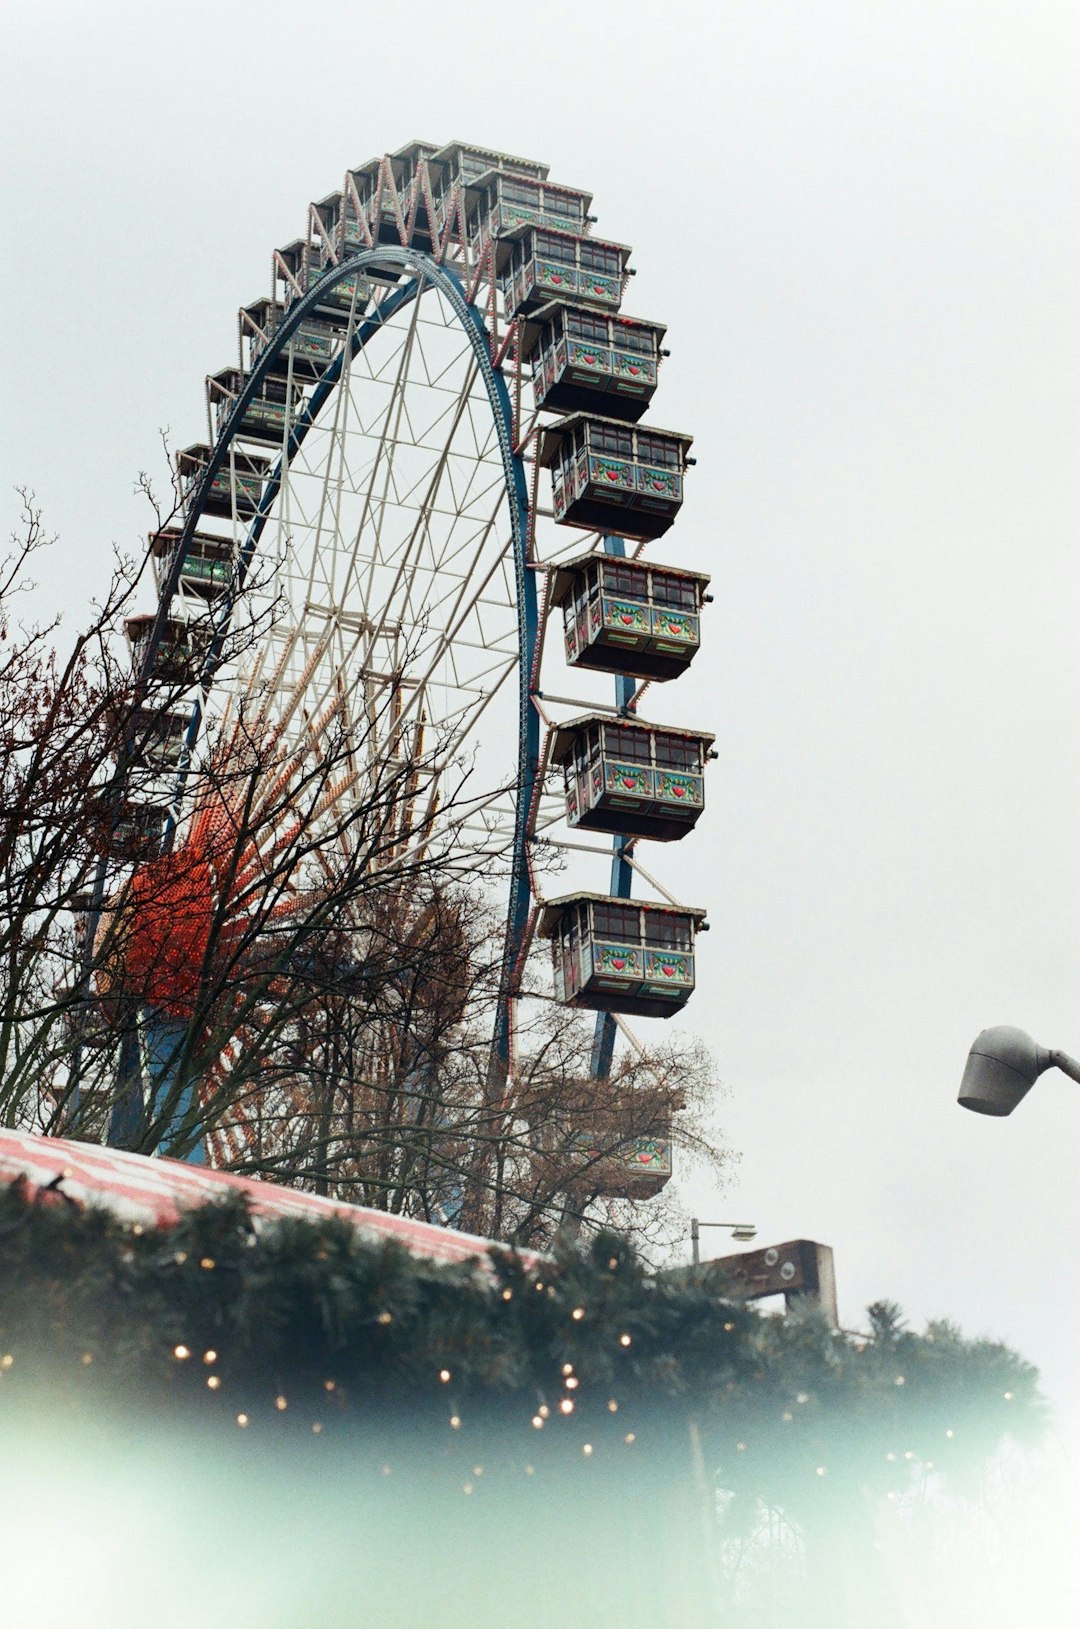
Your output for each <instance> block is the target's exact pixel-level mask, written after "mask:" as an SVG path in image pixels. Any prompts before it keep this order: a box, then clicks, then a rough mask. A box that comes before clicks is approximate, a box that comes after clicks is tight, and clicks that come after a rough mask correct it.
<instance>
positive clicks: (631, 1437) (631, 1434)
mask: <svg viewBox="0 0 1080 1629" xmlns="http://www.w3.org/2000/svg"><path fill="white" fill-rule="evenodd" d="M623 1441H624V1442H636V1441H637V1433H636V1432H635V1431H628V1432H627V1433H626V1435H625V1437H624V1438H623Z"/></svg>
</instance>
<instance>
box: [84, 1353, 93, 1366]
mask: <svg viewBox="0 0 1080 1629" xmlns="http://www.w3.org/2000/svg"><path fill="white" fill-rule="evenodd" d="M82 1360H83V1364H84V1365H85V1367H86V1368H89V1367H90V1365H91V1363H93V1361H94V1354H93V1352H84V1353H83V1355H82Z"/></svg>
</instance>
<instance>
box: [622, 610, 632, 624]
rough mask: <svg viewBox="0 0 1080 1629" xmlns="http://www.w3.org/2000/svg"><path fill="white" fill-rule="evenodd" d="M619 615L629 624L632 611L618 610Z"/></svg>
mask: <svg viewBox="0 0 1080 1629" xmlns="http://www.w3.org/2000/svg"><path fill="white" fill-rule="evenodd" d="M619 615H620V617H621V618H622V620H623V622H625V623H626V624H627V625H629V624H630V623H631V622H633V620H634V613H633V612H632V611H620V612H619Z"/></svg>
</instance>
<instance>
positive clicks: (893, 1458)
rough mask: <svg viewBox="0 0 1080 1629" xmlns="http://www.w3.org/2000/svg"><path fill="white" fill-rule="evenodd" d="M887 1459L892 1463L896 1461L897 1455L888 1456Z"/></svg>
mask: <svg viewBox="0 0 1080 1629" xmlns="http://www.w3.org/2000/svg"><path fill="white" fill-rule="evenodd" d="M885 1458H886V1459H887V1460H889V1461H890V1462H891V1461H893V1460H895V1458H896V1455H895V1454H886V1455H885Z"/></svg>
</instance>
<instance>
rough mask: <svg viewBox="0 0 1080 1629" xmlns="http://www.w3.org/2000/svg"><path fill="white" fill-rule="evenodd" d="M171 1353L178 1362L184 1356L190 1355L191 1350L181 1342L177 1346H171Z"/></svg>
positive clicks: (180, 1361) (182, 1359) (181, 1360)
mask: <svg viewBox="0 0 1080 1629" xmlns="http://www.w3.org/2000/svg"><path fill="white" fill-rule="evenodd" d="M172 1355H173V1357H174V1358H176V1359H177V1361H178V1362H179V1363H183V1361H184V1359H185V1358H189V1357H190V1356H191V1351H190V1349H189V1348H188V1347H186V1346H184V1345H183V1344H181V1345H179V1346H174V1347H173V1354H172Z"/></svg>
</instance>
